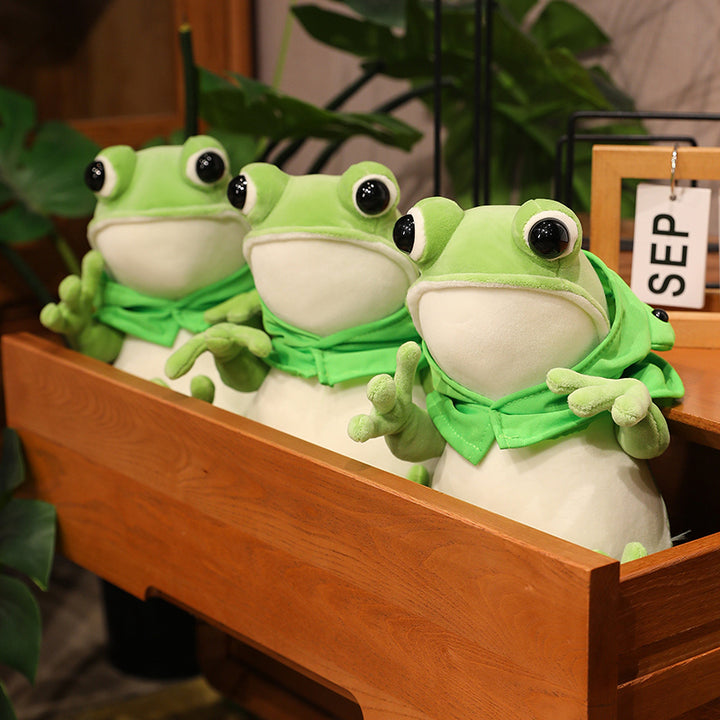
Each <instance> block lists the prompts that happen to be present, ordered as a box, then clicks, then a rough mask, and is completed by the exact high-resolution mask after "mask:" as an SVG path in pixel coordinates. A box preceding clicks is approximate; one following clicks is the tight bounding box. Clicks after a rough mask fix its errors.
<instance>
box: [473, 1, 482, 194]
mask: <svg viewBox="0 0 720 720" xmlns="http://www.w3.org/2000/svg"><path fill="white" fill-rule="evenodd" d="M482 16H483V0H475V56H474V58H473V61H474V66H473V70H474V74H473V135H472V139H473V154H472V162H473V185H472V204H473V205H479V204H480V174H481V170H480V164H481V163H482V162H483V157H482V153H481V152H480V123H481V122H482V120H481V118H482V116H483V112H482V110H483V92H482V89H483V87H482V86H483V83H482V77H483V76H482V50H483V35H482V33H483V22H482V20H483V18H482Z"/></svg>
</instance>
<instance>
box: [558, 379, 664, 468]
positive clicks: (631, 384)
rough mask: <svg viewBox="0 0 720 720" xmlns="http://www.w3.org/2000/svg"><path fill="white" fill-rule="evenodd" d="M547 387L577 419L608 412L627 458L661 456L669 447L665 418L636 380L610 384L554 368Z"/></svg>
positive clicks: (644, 458) (624, 380) (622, 380)
mask: <svg viewBox="0 0 720 720" xmlns="http://www.w3.org/2000/svg"><path fill="white" fill-rule="evenodd" d="M547 385H548V388H550V390H552V392H554V393H558V394H561V395H567V396H568V406H569V407H570V409H571V410H572V411H573V412H574V413H575V415H577V416H578V417H592V416H594V415H597V414H598V413H600V412H603V411H605V410H609V411H610V413H611V415H612V418H613V421H614V422H615V434H616V436H617V440H618V443H619V444H620V447H621V448H622V449H623V450H624V451H625V452H626V453H627V454H628V455H630V456H631V457H634V458H638V459H641V460H648V459H650V458H653V457H657V456H658V455H662V453H663V452H665V450H666V449H667V447H668V445H669V444H670V433H669V431H668V426H667V422H666V420H665V416H664V415H663V414H662V412H661V411H660V408H659V407H658V406H657V405H655V403H654V402H653V401H652V398H651V397H650V393H649V391H648V389H647V387H646V386H645V384H644V383H642V382H641V381H640V380H637V379H636V378H621V379H619V380H610V379H608V378H600V377H593V376H590V375H582V374H581V373H578V372H575V371H574V370H568V369H567V368H554V369H553V370H550V372H548V374H547Z"/></svg>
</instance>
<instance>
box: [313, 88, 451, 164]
mask: <svg viewBox="0 0 720 720" xmlns="http://www.w3.org/2000/svg"><path fill="white" fill-rule="evenodd" d="M455 84H456V83H455V82H454V81H453V80H452V79H450V78H443V79H442V80H441V82H440V87H453V86H454V85H455ZM436 87H437V85H436V83H434V82H432V83H427V84H425V85H420V86H419V87H416V88H413V89H412V90H408V91H407V92H404V93H401V94H400V95H396V96H395V97H394V98H392V99H390V100H388V101H387V102H385V103H383V104H382V105H379V106H378V107H377V108H375V110H373V112H374V113H381V114H385V113H390V112H392V111H393V110H396V109H397V108H399V107H401V106H402V105H405V104H406V103H409V102H410V101H411V100H415V99H416V98H419V97H422V96H423V95H427V94H428V93H431V92H433V91H434V90H435V88H436ZM349 139H350V138H344V139H342V140H335V142H332V143H330V144H329V145H327V146H326V147H325V149H324V150H323V151H322V152H321V153H320V154H319V155H318V156H317V158H316V159H315V162H314V163H313V164H312V165H311V166H310V169H309V170H308V174H309V175H312V174H314V173H319V172H320V171H321V170H322V169H323V168H324V167H325V165H327V163H328V162H329V161H330V158H332V156H333V155H334V154H335V153H336V152H337V151H338V150H339V149H340V148H341V147H342V145H344V144H345V143H346V142H347V141H348V140H349Z"/></svg>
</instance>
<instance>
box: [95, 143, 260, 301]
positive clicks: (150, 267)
mask: <svg viewBox="0 0 720 720" xmlns="http://www.w3.org/2000/svg"><path fill="white" fill-rule="evenodd" d="M229 177H230V173H229V162H228V157H227V153H226V152H225V149H224V148H223V146H222V145H221V144H220V143H219V142H218V141H217V140H215V139H214V138H211V137H208V136H204V135H198V136H194V137H191V138H189V139H188V140H187V141H186V142H185V143H184V144H183V145H165V146H158V147H151V148H146V149H144V150H139V151H137V152H136V151H135V150H133V149H132V148H131V147H129V146H127V145H115V146H112V147H108V148H106V149H104V150H102V151H101V152H100V154H99V155H98V156H97V157H96V158H95V160H94V161H93V162H92V163H90V165H89V166H88V168H87V171H86V175H85V181H86V183H87V185H88V186H89V187H90V189H91V190H93V192H94V193H95V195H96V197H97V201H98V202H97V207H96V210H95V214H94V216H93V219H92V220H91V222H90V223H89V225H88V241H89V243H90V245H91V247H92V248H94V249H97V250H99V251H100V253H101V254H102V256H103V258H104V259H105V264H106V267H107V270H108V273H109V274H110V275H111V276H112V277H113V279H115V280H116V281H117V282H119V283H121V284H123V285H125V286H127V287H129V288H131V289H132V290H135V291H137V292H140V293H143V294H146V295H150V296H154V297H159V298H164V299H173V300H174V299H178V298H181V297H184V296H186V295H188V294H190V293H192V292H194V291H195V290H198V289H199V288H202V287H206V286H208V285H210V284H212V283H214V282H217V281H218V280H221V279H222V278H224V277H226V276H229V275H231V274H233V273H235V272H237V271H238V270H239V269H241V268H242V267H243V266H244V265H245V258H244V255H243V251H242V240H243V237H244V235H245V233H246V232H247V230H248V223H247V220H246V219H245V218H244V216H243V215H242V214H241V213H239V212H238V211H237V210H236V209H235V208H233V207H231V206H230V205H229V204H228V202H227V198H226V195H225V192H226V187H227V182H228V179H229Z"/></svg>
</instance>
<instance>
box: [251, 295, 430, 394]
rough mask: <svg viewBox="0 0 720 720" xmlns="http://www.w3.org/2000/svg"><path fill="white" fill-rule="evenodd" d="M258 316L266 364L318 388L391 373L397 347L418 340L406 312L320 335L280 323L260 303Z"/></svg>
mask: <svg viewBox="0 0 720 720" xmlns="http://www.w3.org/2000/svg"><path fill="white" fill-rule="evenodd" d="M262 312H263V325H264V327H265V331H266V332H267V333H268V334H269V335H270V336H271V337H272V345H273V350H272V352H271V353H270V355H269V356H268V357H266V358H264V360H265V362H267V363H268V364H269V365H271V366H272V367H275V368H278V369H280V370H284V371H285V372H289V373H291V374H293V375H298V376H300V377H305V378H310V377H317V379H318V381H319V382H320V383H321V384H323V385H335V384H336V383H339V382H343V381H345V380H354V379H357V378H362V377H369V376H371V375H377V374H380V373H394V372H395V363H396V354H397V349H398V347H399V346H400V345H402V344H403V343H404V342H405V341H407V340H415V341H419V339H420V338H419V336H418V334H417V330H416V329H415V326H414V325H413V322H412V320H411V319H410V316H409V315H408V312H407V310H406V309H405V308H401V309H400V310H398V311H397V312H395V313H393V314H392V315H388V316H387V317H384V318H382V319H380V320H376V321H375V322H371V323H367V324H365V325H358V326H356V327H352V328H348V329H346V330H341V331H340V332H337V333H333V334H332V335H327V336H325V337H320V336H319V335H314V334H313V333H309V332H306V331H304V330H300V329H299V328H296V327H293V326H292V325H289V324H288V323H286V322H283V321H282V320H280V318H278V317H276V316H275V315H273V313H272V312H270V310H268V308H267V307H266V306H265V305H263V308H262Z"/></svg>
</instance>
